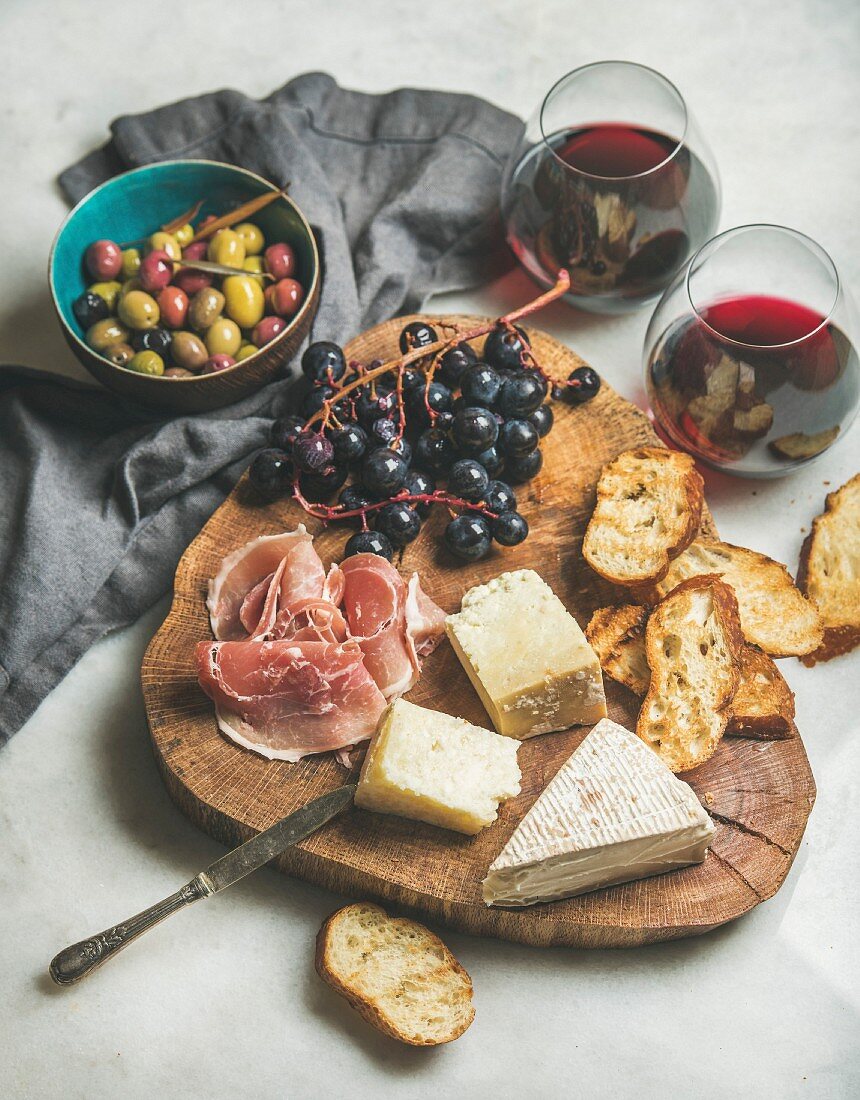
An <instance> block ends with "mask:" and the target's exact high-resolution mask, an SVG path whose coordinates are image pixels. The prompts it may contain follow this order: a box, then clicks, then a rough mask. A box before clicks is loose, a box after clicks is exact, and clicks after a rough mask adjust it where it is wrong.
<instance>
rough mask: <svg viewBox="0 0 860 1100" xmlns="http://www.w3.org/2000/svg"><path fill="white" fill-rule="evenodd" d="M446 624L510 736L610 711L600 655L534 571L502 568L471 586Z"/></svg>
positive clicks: (494, 715) (475, 682) (500, 725)
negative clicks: (475, 585) (493, 576)
mask: <svg viewBox="0 0 860 1100" xmlns="http://www.w3.org/2000/svg"><path fill="white" fill-rule="evenodd" d="M445 629H446V631H447V632H448V637H449V638H450V640H451V644H452V646H453V647H454V650H455V652H456V654H457V656H458V657H459V658H460V661H461V662H462V664H463V667H464V668H465V670H466V672H467V673H468V675H469V679H470V680H471V681H472V684H473V685H474V687H475V690H476V691H477V692H478V694H479V695H480V696H481V700H482V702H483V704H484V706H485V707H486V708H487V712H488V714H489V715H490V717H491V718H492V720H493V725H494V726H495V727H496V729H497V730H498V731H499V733H503V734H505V736H506V737H516V738H519V739H520V740H523V739H524V738H526V737H535V736H536V735H537V734H539V733H551V732H552V731H553V730H563V729H567V728H568V727H569V726H580V725H583V726H584V725H590V724H591V723H592V722H597V721H598V720H599V719H601V718H605V717H606V698H605V696H604V694H603V674H602V673H601V671H600V662H599V661H598V659H597V656H596V654H595V652H594V650H593V649H592V648H591V646H590V645H589V644H588V642H587V641H586V639H585V635H584V634H583V633H582V631H581V630H580V628H579V624H578V623H577V621H576V619H574V617H573V616H572V615H571V614H570V613H569V612H568V611H567V609H566V608H565V606H564V604H563V603H562V602H561V600H560V599H559V598H558V596H556V595H555V593H554V592H553V590H552V589H551V588H550V587H549V585H548V584H547V583H546V582H545V581H544V580H542V579H541V577H539V576H538V574H537V573H535V572H534V570H532V569H519V570H517V571H516V572H513V573H502V574H501V576H499V577H496V578H495V580H492V581H490V582H489V583H488V584H482V585H478V586H477V587H476V588H472V589H470V590H469V591H468V592H467V593H466V595H465V596H464V597H463V603H462V605H461V609H460V612H459V613H458V614H456V615H449V616H448V618H447V619H446V621H445Z"/></svg>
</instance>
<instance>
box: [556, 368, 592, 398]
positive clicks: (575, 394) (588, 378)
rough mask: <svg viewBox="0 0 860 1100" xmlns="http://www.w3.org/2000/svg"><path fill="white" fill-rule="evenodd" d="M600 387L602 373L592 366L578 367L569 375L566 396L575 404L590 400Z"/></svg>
mask: <svg viewBox="0 0 860 1100" xmlns="http://www.w3.org/2000/svg"><path fill="white" fill-rule="evenodd" d="M599 389H600V375H599V374H598V373H597V371H596V370H592V368H591V367H577V368H576V370H574V371H571V372H570V374H569V375H568V376H567V386H566V387H565V391H564V393H565V397H567V399H568V401H572V402H573V403H574V404H575V405H582V404H584V403H585V402H586V401H590V400H591V399H592V397H594V396H595V395H596V394H597V391H598V390H599Z"/></svg>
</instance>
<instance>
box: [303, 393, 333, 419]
mask: <svg viewBox="0 0 860 1100" xmlns="http://www.w3.org/2000/svg"><path fill="white" fill-rule="evenodd" d="M331 397H334V390H333V389H332V388H331V386H314V388H313V389H312V390H309V391H308V392H307V393H306V394H305V396H304V397H303V398H302V406H301V407H302V414H303V415H304V417H305V419H308V418H310V417H312V416H313V415H314V414H315V413H318V412H319V411H320V409H321V408H322V407H323V405H324V404H325V403H326V401H328V400H329V398H331Z"/></svg>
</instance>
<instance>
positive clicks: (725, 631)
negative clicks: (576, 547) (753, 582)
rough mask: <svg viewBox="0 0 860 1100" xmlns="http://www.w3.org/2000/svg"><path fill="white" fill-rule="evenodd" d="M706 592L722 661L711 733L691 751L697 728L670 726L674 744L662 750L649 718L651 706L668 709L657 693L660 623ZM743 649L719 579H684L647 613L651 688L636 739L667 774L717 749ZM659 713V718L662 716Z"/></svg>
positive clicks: (733, 608)
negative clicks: (721, 643) (654, 755)
mask: <svg viewBox="0 0 860 1100" xmlns="http://www.w3.org/2000/svg"><path fill="white" fill-rule="evenodd" d="M705 591H707V592H709V594H710V596H711V601H712V606H713V610H714V614H715V617H716V619H717V621H718V622H719V625H720V630H721V633H722V636H723V639H724V642H725V650H726V658H727V660H726V662H725V663H724V665H723V667H722V669H721V670H720V671H721V679H720V681H719V682H718V683H717V684H716V685H715V698H714V700H713V706H712V714H713V719H712V723H711V729H710V731H709V733H708V737H707V741H706V743H705V744H704V745H701V744H700V745H699V747H698V748H696V742H697V741H698V742H701V733H702V731H701V728H700V729H699V730H696V729H694V728H693V726H692V724H691V727H690V729H688V730H685V731H682V730H681V729H680V727H679V726H677V725H673V726H672V732H673V734H674V736H675V742H676V743H675V744H674V745H671V746H668V747H667V746H666V745H665V744H663V739H662V738H661V737H655V736H654V735H653V731H654V727H655V721H654V719H653V718H652V714H653V710H654V708H655V707H657V706H659V707H664V708H665V705H667V704H666V703H664V699H663V698H661V695H663V696H664V697H665V698H666V699H668V697H667V696H665V693H663V692H661V679H662V677H661V676H660V672H661V670H662V668H663V666H664V665H665V664H666V662H667V656H666V654H664V652H663V639H664V624H665V622H666V621H667V620H668V618H669V616H670V614H671V613H672V612H673V611H674V610H675V609H676V608H678V607H680V606H682V604H683V603H684V601H685V600H686V599H687V598H688V597H690V596H694V595H695V594H696V593H698V592H705ZM743 645H744V637H743V634H742V632H741V626H740V617H739V615H738V604H737V600H736V598H735V594H734V592H733V591H732V589H731V588H730V587H729V586H728V585H727V584H725V583H724V582H723V581H722V580H720V578H719V577H717V576H714V575H712V574H705V575H704V576H698V577H691V578H690V579H689V580H687V581H683V582H682V583H681V584H679V585H678V586H677V587H676V588H674V589H673V591H672V592H671V593H670V594H669V595H668V596H667V597H666V598H665V599H664V600H662V601H661V602H660V604H658V606H657V607H656V608H655V610H654V611H653V612H652V614H651V617H650V618H649V620H648V626H647V627H646V630H645V653H646V656H647V658H648V665H649V667H650V669H651V683H650V686H649V688H648V693H647V694H646V696H645V698H644V700H643V701H642V708H641V710H640V711H639V720H638V721H637V723H636V734H637V736H638V737H641V738H642V740H643V741H645V743H646V744H648V745H650V747H651V748H653V749H654V751H655V752H657V754H658V755H659V756H660V757H661V759H663V761H664V762H665V763H666V764H667V765H668V767H670V768H671V769H672V771H674V772H683V771H688V770H689V769H690V768H694V767H697V766H698V765H699V764H703V763H704V762H705V761H706V760H709V759H710V758H711V757H712V756H713V755H714V753H715V752H716V751H717V746H718V745H719V743H720V741H721V739H722V737H723V734H724V733H725V729H726V726H727V724H728V720H729V713H730V712H729V707H730V704H731V702H732V699H733V698H734V695H735V692H736V691H737V686H738V682H739V679H740V653H741V650H742V648H743ZM668 660H670V661H671V660H672V659H671V658H668ZM685 686H686V687H687V688H688V689H689V691H690V692H692V693H693V694H692V697H693V698H694V699H695V701H696V702H697V703H698V704H699V705H700V706H701V704H702V702H703V700H702V699H701V697H699V696H698V694H696V692H695V689H694V688H693V687H692V685H690V684H687V685H685ZM677 691H678V693H679V694H680V693H681V691H682V688H681V687H680V686H678V687H677ZM690 709H692V708H690ZM660 713H661V714H662V711H661V712H660ZM683 734H686V735H687V743H686V744H678V743H677V742H678V740H679V739H680V738H681V737H682V736H683ZM655 746H656V747H655Z"/></svg>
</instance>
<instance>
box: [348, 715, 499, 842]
mask: <svg viewBox="0 0 860 1100" xmlns="http://www.w3.org/2000/svg"><path fill="white" fill-rule="evenodd" d="M518 749H519V745H515V744H513V743H512V742H511V741H508V740H506V739H505V738H504V737H499V735H498V734H496V733H491V732H490V731H489V730H483V729H480V728H479V727H478V726H473V725H471V724H470V723H469V722H466V721H465V720H464V719H462V718H452V717H451V716H450V715H448V714H439V713H437V712H436V711H434V710H425V709H424V708H423V707H418V706H416V705H415V704H414V703H407V702H406V701H405V700H403V699H398V700H397V701H396V702H394V703H392V704H391V705H390V706H389V707H388V708H387V709H386V710H385V711H384V712H383V714H382V717H381V719H380V721H379V726H378V727H377V730H376V733H375V734H374V735H373V740H372V741H371V743H370V748H369V749H368V752H367V756H366V757H365V759H364V765H363V766H362V769H361V776H360V778H359V781H358V790H357V791H356V795H355V804H356V805H357V806H363V807H364V808H365V809H366V810H377V811H379V812H380V813H385V814H397V815H399V816H400V817H411V818H415V819H416V820H417V821H427V822H429V823H430V824H431V825H441V826H442V827H443V828H445V829H455V830H456V831H457V832H458V833H469V834H470V835H474V834H475V833H478V832H480V831H481V829H483V828H484V826H485V825H490V824H491V823H492V822H493V821H495V820H496V816H497V813H498V809H499V803H500V802H501V801H502V800H503V799H505V798H512V797H513V796H514V795H515V794H519V792H520V769H519V765H518V764H517V750H518Z"/></svg>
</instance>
